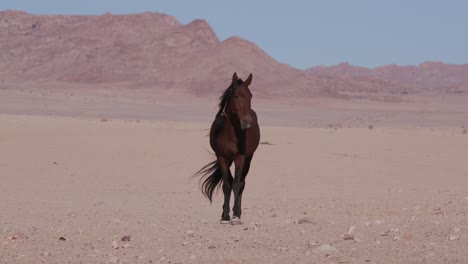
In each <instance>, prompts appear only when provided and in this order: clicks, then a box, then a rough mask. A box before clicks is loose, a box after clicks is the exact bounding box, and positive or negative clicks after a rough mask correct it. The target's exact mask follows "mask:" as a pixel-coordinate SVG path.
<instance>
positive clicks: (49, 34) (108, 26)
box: [0, 10, 468, 97]
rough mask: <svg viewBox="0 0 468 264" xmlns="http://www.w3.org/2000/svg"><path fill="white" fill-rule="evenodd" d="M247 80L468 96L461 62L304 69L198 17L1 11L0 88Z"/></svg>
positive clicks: (294, 91)
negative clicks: (222, 33) (250, 77)
mask: <svg viewBox="0 0 468 264" xmlns="http://www.w3.org/2000/svg"><path fill="white" fill-rule="evenodd" d="M235 71H236V72H238V74H239V75H240V76H247V74H248V73H249V72H252V73H253V74H254V84H255V87H256V88H255V89H256V94H258V95H260V96H265V97H268V96H270V97H271V96H289V97H311V96H340V95H346V94H349V93H356V92H357V93H374V94H375V93H384V94H402V93H412V92H420V91H424V90H425V89H431V90H437V89H442V88H443V90H450V91H458V90H462V91H468V89H466V87H467V80H468V77H467V76H468V74H467V73H468V65H461V66H459V65H447V64H442V63H427V64H422V65H420V66H418V67H399V66H384V67H379V68H375V69H367V68H358V67H354V66H350V65H348V64H341V65H337V66H333V67H313V68H310V69H308V70H306V71H302V70H298V69H295V68H293V67H291V66H289V65H286V64H282V63H279V62H278V61H276V60H275V59H273V58H272V57H271V56H269V55H268V54H267V53H265V52H264V51H263V50H262V49H261V48H259V47H258V46H257V45H256V44H254V43H252V42H249V41H248V40H245V39H242V38H240V37H235V36H234V37H230V38H228V39H226V40H223V41H220V40H219V39H218V37H217V36H216V34H215V33H214V31H213V29H212V28H211V26H210V25H209V24H208V23H207V22H206V21H204V20H194V21H192V22H190V23H188V24H181V23H179V22H178V21H177V19H176V18H174V17H172V16H169V15H166V14H160V13H142V14H130V15H112V14H104V15H99V16H62V15H40V16H39V15H32V14H28V13H25V12H19V11H10V10H7V11H1V12H0V85H7V84H11V83H15V84H16V85H18V84H21V83H27V85H31V83H33V84H35V85H36V86H37V87H41V86H51V85H53V86H54V87H60V86H66V85H67V84H73V85H74V86H75V87H76V86H83V87H104V86H105V87H125V88H131V89H148V90H150V91H179V92H184V93H189V94H193V95H198V96H204V95H206V94H212V93H213V92H214V91H215V94H216V95H218V94H219V93H218V92H219V91H220V90H222V89H224V88H226V86H227V84H228V83H229V80H230V78H231V76H232V73H233V72H235Z"/></svg>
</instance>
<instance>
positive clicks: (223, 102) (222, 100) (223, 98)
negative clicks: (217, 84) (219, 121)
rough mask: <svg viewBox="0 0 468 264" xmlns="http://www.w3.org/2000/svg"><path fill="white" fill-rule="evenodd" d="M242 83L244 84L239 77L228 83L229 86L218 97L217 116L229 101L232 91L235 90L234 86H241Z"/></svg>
mask: <svg viewBox="0 0 468 264" xmlns="http://www.w3.org/2000/svg"><path fill="white" fill-rule="evenodd" d="M243 84H244V81H242V80H241V79H237V81H236V82H235V83H232V84H231V85H229V87H228V88H227V89H226V90H225V91H224V93H223V94H222V95H221V97H219V111H218V116H219V115H221V114H223V112H224V110H225V109H226V107H227V104H228V102H229V98H230V97H231V96H232V95H233V94H234V91H235V90H236V88H237V87H239V86H242V85H243Z"/></svg>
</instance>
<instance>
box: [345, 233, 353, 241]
mask: <svg viewBox="0 0 468 264" xmlns="http://www.w3.org/2000/svg"><path fill="white" fill-rule="evenodd" d="M343 240H354V235H353V234H345V235H344V236H343Z"/></svg>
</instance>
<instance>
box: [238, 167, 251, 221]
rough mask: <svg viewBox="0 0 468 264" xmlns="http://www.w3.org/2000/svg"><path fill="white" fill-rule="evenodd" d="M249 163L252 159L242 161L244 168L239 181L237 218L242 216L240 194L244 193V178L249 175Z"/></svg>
mask: <svg viewBox="0 0 468 264" xmlns="http://www.w3.org/2000/svg"><path fill="white" fill-rule="evenodd" d="M251 161H252V158H246V159H245V161H244V168H243V170H242V177H241V180H240V190H239V218H240V216H241V215H242V194H243V193H244V188H245V178H246V177H247V174H248V173H249V169H250V162H251Z"/></svg>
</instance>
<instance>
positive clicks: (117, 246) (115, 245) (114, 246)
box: [112, 240, 119, 249]
mask: <svg viewBox="0 0 468 264" xmlns="http://www.w3.org/2000/svg"><path fill="white" fill-rule="evenodd" d="M112 248H114V249H118V248H119V243H117V241H115V240H114V241H112Z"/></svg>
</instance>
